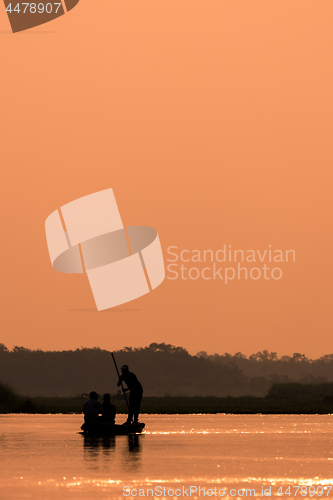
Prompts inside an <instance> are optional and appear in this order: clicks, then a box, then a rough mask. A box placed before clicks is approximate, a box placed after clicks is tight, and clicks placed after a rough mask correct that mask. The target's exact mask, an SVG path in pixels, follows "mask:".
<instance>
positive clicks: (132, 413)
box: [117, 365, 143, 425]
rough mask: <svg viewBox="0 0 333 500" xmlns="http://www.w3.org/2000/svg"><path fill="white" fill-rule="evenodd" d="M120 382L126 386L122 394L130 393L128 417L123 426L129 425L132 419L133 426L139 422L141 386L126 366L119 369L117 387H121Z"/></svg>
mask: <svg viewBox="0 0 333 500" xmlns="http://www.w3.org/2000/svg"><path fill="white" fill-rule="evenodd" d="M122 382H125V384H126V385H127V388H126V389H123V391H124V392H127V391H130V395H129V409H128V417H127V420H126V422H124V425H125V424H131V423H132V419H133V417H134V421H133V424H137V423H138V420H139V411H140V404H141V400H142V393H143V389H142V385H141V384H140V382H139V381H138V379H137V377H136V375H134V373H132V372H130V371H129V369H128V366H127V365H123V366H122V367H121V375H120V377H119V380H118V384H117V385H118V387H119V386H120V385H121V383H122Z"/></svg>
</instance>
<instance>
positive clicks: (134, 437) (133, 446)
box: [127, 434, 142, 453]
mask: <svg viewBox="0 0 333 500" xmlns="http://www.w3.org/2000/svg"><path fill="white" fill-rule="evenodd" d="M127 437H128V451H131V452H133V453H139V452H140V451H141V446H140V441H139V434H129V435H128V436H127ZM141 437H142V436H141Z"/></svg>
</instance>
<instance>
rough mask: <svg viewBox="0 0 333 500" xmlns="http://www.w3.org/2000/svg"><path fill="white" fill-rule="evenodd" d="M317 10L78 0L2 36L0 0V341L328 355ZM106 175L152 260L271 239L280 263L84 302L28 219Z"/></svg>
mask: <svg viewBox="0 0 333 500" xmlns="http://www.w3.org/2000/svg"><path fill="white" fill-rule="evenodd" d="M0 7H1V5H0ZM332 16H333V3H332V1H331V0H320V2H318V1H315V0H312V1H309V0H293V1H290V0H279V1H277V0H270V1H267V0H137V1H134V0H121V1H118V0H99V1H98V2H94V1H92V0H81V1H80V3H79V5H78V6H77V7H76V8H75V9H73V10H72V11H71V12H70V13H68V14H66V15H65V16H63V17H60V18H59V19H57V20H55V21H53V22H51V23H49V24H46V25H43V26H42V27H39V28H35V29H34V30H30V31H27V32H22V33H18V34H15V35H12V34H10V32H9V29H10V28H9V23H8V20H7V18H6V12H5V9H4V7H2V8H0V60H1V75H2V76H1V83H0V89H1V122H0V123H1V125H0V127H1V165H2V169H1V173H2V182H1V185H0V189H1V198H0V199H1V211H2V222H1V225H2V235H3V236H2V257H3V259H2V266H1V267H2V276H1V278H2V286H1V304H2V328H1V336H0V342H3V343H4V344H5V345H7V346H8V347H9V348H12V347H13V346H14V345H23V346H25V347H29V348H31V349H37V348H40V349H52V350H53V349H57V350H58V349H59V350H62V349H75V348H77V347H80V346H87V347H92V346H100V347H102V348H105V349H110V350H113V349H119V348H121V347H123V346H124V345H127V346H145V345H147V344H149V343H151V342H166V343H172V344H176V345H181V346H183V347H185V348H187V349H188V350H189V351H190V352H191V353H196V352H197V351H199V350H206V351H207V352H209V353H214V352H218V353H223V352H231V353H234V352H237V351H242V352H243V353H244V354H251V353H253V352H257V351H258V350H263V349H268V350H271V351H276V352H278V354H279V355H282V354H289V355H290V354H292V353H293V352H301V353H304V354H306V355H307V356H310V357H318V356H321V355H324V354H327V353H332V352H333V340H332V335H331V334H332V293H331V282H332V278H333V276H332V264H331V253H332V243H333V242H332V229H331V219H332V180H333V179H332V177H333V174H332V111H333V109H332V108H333V93H332V88H333V66H332V47H333V31H332ZM109 187H112V188H113V190H114V194H115V197H116V200H117V203H118V207H119V209H120V213H121V215H122V219H123V222H124V224H128V225H148V226H152V227H154V228H156V229H157V230H158V233H159V236H160V240H161V244H162V248H163V250H164V253H165V256H166V257H167V254H166V249H167V247H169V246H171V245H175V246H178V247H179V249H190V250H192V249H200V250H203V249H213V250H218V249H219V248H222V247H223V245H224V244H227V245H229V244H231V245H232V247H233V248H242V249H245V250H246V249H259V250H264V249H266V248H268V245H269V244H271V245H272V248H278V249H283V250H285V249H294V250H295V252H296V262H295V263H291V264H288V265H284V267H283V273H284V274H283V278H282V279H281V280H279V281H272V280H270V281H265V280H262V279H261V280H258V281H253V280H252V281H251V280H250V281H244V280H243V281H233V282H231V283H229V284H228V285H225V284H224V283H223V282H221V281H212V280H210V281H205V280H202V279H200V280H196V281H193V280H186V281H184V280H176V281H171V280H168V279H167V280H165V282H164V283H163V284H162V285H161V286H160V287H158V288H157V289H156V290H154V291H153V292H152V293H150V294H148V295H146V296H144V297H141V298H139V299H137V300H136V301H133V302H130V303H128V304H124V305H122V306H119V307H117V308H115V309H110V310H107V311H104V312H99V313H98V312H95V311H94V307H95V306H94V300H93V296H92V293H91V290H90V287H89V284H88V280H87V278H86V276H80V275H66V274H60V273H57V272H55V271H54V270H53V269H52V267H51V264H50V259H49V256H48V252H47V247H46V240H45V232H44V223H45V219H46V217H47V216H48V215H49V214H50V213H51V212H52V211H53V210H55V209H56V208H58V207H60V206H61V205H63V204H65V203H68V202H70V201H72V200H74V199H76V198H79V197H81V196H84V195H86V194H89V193H93V192H95V191H99V190H102V189H106V188H109ZM281 267H282V266H281Z"/></svg>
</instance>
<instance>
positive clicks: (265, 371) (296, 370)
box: [0, 343, 333, 397]
mask: <svg viewBox="0 0 333 500" xmlns="http://www.w3.org/2000/svg"><path fill="white" fill-rule="evenodd" d="M115 356H116V360H117V362H118V365H119V367H120V366H121V365H122V364H127V365H129V367H130V370H131V371H133V372H135V373H136V374H137V376H138V378H139V380H140V381H141V383H142V385H143V387H144V394H145V395H147V396H181V395H183V396H220V397H223V396H247V395H253V396H265V395H266V394H267V393H268V391H269V389H270V387H271V386H272V384H273V383H286V382H296V381H297V382H301V383H307V384H313V383H325V382H329V381H333V369H332V368H333V354H330V355H327V356H323V357H321V358H319V359H316V360H311V359H308V358H306V357H305V356H304V355H302V354H300V353H295V354H294V355H293V356H291V357H290V356H282V357H280V358H278V357H277V355H276V353H274V352H268V351H262V352H258V353H257V354H253V355H251V356H249V357H246V356H244V355H243V354H242V353H240V352H239V353H236V354H234V355H231V354H228V353H225V354H223V355H219V354H213V355H208V354H207V353H206V352H204V351H201V352H199V353H197V354H196V355H190V354H189V353H188V352H187V351H186V349H184V348H182V347H176V346H173V345H170V344H164V343H161V344H157V343H152V344H150V345H149V346H147V347H141V348H132V347H125V348H124V349H121V350H119V351H116V353H115ZM0 382H2V383H3V384H7V385H8V386H10V387H11V388H12V389H13V390H14V391H16V392H17V393H18V394H21V395H24V396H76V395H81V394H87V393H89V392H90V391H91V390H96V391H97V392H99V393H104V392H110V393H111V394H115V393H116V391H117V387H116V383H117V375H116V371H115V368H114V365H113V362H112V358H111V355H110V352H109V351H106V350H102V349H100V348H98V347H94V348H92V349H88V348H84V347H82V348H80V349H76V350H74V351H42V350H39V349H38V350H36V351H32V350H30V349H26V348H24V347H19V346H15V347H14V348H13V349H12V350H11V351H9V350H8V349H7V348H6V346H5V345H4V344H0Z"/></svg>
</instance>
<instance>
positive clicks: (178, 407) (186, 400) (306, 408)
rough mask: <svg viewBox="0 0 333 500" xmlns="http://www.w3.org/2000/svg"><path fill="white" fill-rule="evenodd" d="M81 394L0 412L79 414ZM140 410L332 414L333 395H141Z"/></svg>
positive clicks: (121, 407) (25, 402)
mask: <svg viewBox="0 0 333 500" xmlns="http://www.w3.org/2000/svg"><path fill="white" fill-rule="evenodd" d="M84 401H85V398H82V397H31V398H28V399H24V398H22V399H21V400H20V401H16V402H15V403H14V402H13V404H9V405H6V407H0V413H1V414H6V413H41V414H47V413H78V414H80V413H82V406H83V403H84ZM112 402H113V403H114V404H115V405H116V407H117V413H126V411H127V409H126V403H125V401H123V400H117V399H113V400H112ZM141 413H147V414H164V415H171V414H191V413H192V414H193V413H206V414H216V413H228V414H235V415H242V414H275V415H276V414H285V415H288V414H296V415H297V414H309V415H311V414H320V415H325V414H331V413H332V414H333V398H324V399H320V398H309V397H294V398H270V397H265V398H258V397H238V398H235V397H225V398H219V397H214V396H211V397H182V396H178V397H174V396H172V397H171V396H170V397H168V396H164V397H153V396H152V397H144V398H143V401H142V405H141Z"/></svg>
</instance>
